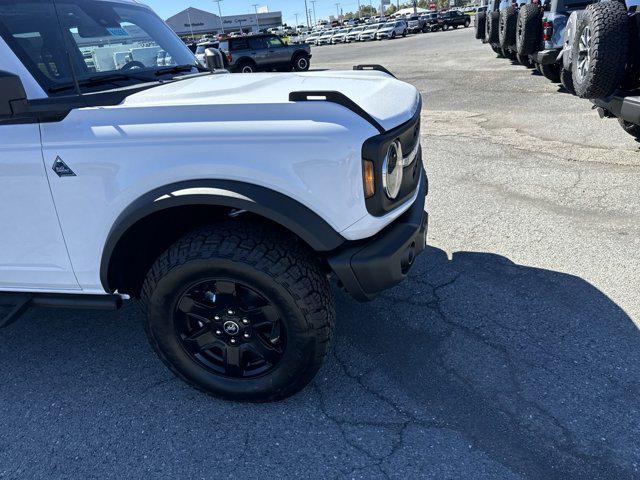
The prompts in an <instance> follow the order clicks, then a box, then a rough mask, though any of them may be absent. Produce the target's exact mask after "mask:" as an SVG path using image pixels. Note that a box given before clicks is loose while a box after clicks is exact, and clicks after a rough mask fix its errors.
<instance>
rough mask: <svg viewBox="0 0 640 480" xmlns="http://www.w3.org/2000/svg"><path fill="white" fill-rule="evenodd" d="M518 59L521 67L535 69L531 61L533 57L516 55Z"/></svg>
mask: <svg viewBox="0 0 640 480" xmlns="http://www.w3.org/2000/svg"><path fill="white" fill-rule="evenodd" d="M516 58H517V59H518V63H520V65H523V66H525V67H527V68H535V65H534V63H533V62H532V61H531V57H529V55H519V54H516Z"/></svg>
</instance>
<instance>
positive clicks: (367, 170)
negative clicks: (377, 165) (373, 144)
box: [362, 160, 376, 198]
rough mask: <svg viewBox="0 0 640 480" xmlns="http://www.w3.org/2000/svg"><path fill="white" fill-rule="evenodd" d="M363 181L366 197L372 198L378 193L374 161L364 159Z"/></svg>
mask: <svg viewBox="0 0 640 480" xmlns="http://www.w3.org/2000/svg"><path fill="white" fill-rule="evenodd" d="M362 182H363V184H364V198H371V197H373V195H374V194H375V193H376V185H375V178H374V175H373V162H371V161H369V160H363V161H362Z"/></svg>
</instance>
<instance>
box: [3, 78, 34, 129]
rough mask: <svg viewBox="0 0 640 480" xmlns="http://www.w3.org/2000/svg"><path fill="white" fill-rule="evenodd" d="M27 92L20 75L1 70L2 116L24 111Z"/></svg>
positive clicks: (5, 116)
mask: <svg viewBox="0 0 640 480" xmlns="http://www.w3.org/2000/svg"><path fill="white" fill-rule="evenodd" d="M26 102H27V94H26V93H25V91H24V85H23V84H22V80H21V79H20V77H19V76H18V75H16V74H14V73H10V72H5V71H0V118H3V117H4V118H7V117H13V116H15V115H18V114H21V113H24V111H25V107H26Z"/></svg>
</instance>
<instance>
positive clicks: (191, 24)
mask: <svg viewBox="0 0 640 480" xmlns="http://www.w3.org/2000/svg"><path fill="white" fill-rule="evenodd" d="M187 18H188V19H189V29H190V30H191V41H192V42H195V41H196V37H194V36H193V23H192V22H191V12H190V11H189V10H187Z"/></svg>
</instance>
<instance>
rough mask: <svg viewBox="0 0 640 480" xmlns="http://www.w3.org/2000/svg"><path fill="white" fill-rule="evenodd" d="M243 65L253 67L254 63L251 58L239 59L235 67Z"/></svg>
mask: <svg viewBox="0 0 640 480" xmlns="http://www.w3.org/2000/svg"><path fill="white" fill-rule="evenodd" d="M243 63H250V64H251V65H255V64H256V62H255V60H254V59H253V58H251V57H240V58H239V59H238V61H237V63H236V65H241V64H243Z"/></svg>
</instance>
